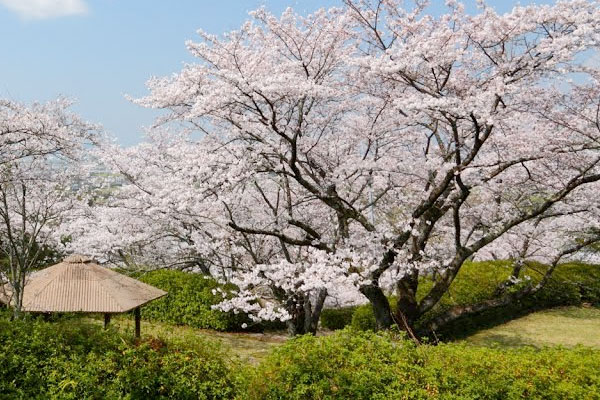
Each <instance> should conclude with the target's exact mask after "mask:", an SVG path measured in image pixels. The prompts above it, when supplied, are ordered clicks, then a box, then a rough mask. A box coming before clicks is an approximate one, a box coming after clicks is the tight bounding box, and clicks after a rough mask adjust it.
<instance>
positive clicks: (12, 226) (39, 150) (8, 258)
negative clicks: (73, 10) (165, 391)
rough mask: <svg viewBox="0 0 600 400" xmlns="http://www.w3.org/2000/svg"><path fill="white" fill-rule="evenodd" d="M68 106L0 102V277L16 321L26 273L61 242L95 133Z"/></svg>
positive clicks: (39, 263)
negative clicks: (60, 235)
mask: <svg viewBox="0 0 600 400" xmlns="http://www.w3.org/2000/svg"><path fill="white" fill-rule="evenodd" d="M69 106H70V103H69V102H68V101H66V100H64V99H59V100H57V101H54V102H50V103H47V104H33V105H31V106H25V105H22V104H18V103H14V102H10V101H5V100H2V101H0V252H1V254H2V265H1V267H2V270H1V273H2V275H3V277H4V278H5V279H6V280H7V283H8V286H6V285H4V286H3V287H4V288H5V289H8V290H7V292H9V293H8V294H9V297H10V304H11V305H12V306H13V309H14V315H15V317H19V315H20V313H21V308H22V301H23V288H24V286H25V283H26V280H27V276H28V274H29V273H30V272H31V271H32V270H33V269H35V268H39V267H40V266H42V265H43V263H44V262H45V261H47V260H46V259H45V257H46V256H47V255H48V254H49V253H51V251H49V249H52V248H56V247H58V246H60V244H61V240H60V239H61V238H60V237H59V235H58V234H57V232H58V231H59V226H60V224H61V223H62V222H63V220H64V219H65V218H67V216H68V214H69V213H70V212H71V211H72V210H73V209H74V204H75V202H77V198H76V194H77V190H78V186H81V185H82V181H81V177H82V176H83V175H82V174H83V171H84V169H83V168H82V164H81V163H80V161H81V160H82V158H83V154H84V152H85V146H86V145H87V144H90V143H92V141H93V138H94V134H95V132H96V130H97V127H95V126H92V125H89V124H87V123H85V122H83V121H82V120H81V119H80V118H79V117H77V116H76V115H74V114H72V113H70V112H69V111H68V107H69ZM75 164H77V166H75ZM5 295H6V293H5Z"/></svg>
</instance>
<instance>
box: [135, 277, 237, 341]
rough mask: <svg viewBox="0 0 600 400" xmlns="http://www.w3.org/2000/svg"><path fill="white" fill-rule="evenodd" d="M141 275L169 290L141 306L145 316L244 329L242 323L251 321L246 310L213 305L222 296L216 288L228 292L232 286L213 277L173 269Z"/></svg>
mask: <svg viewBox="0 0 600 400" xmlns="http://www.w3.org/2000/svg"><path fill="white" fill-rule="evenodd" d="M139 279H140V280H141V281H142V282H145V283H147V284H149V285H152V286H155V287H157V288H159V289H162V290H165V291H167V292H169V294H168V295H167V296H165V297H163V298H161V299H159V300H156V301H154V302H152V303H149V304H148V305H146V306H144V307H142V318H145V319H149V320H154V321H161V322H167V323H170V324H175V325H188V326H192V327H194V328H201V329H215V330H218V331H232V330H242V328H241V325H242V323H249V321H248V318H247V317H246V316H245V315H243V314H234V313H225V312H222V311H218V310H213V309H212V308H211V307H212V306H213V305H216V304H218V303H220V302H221V300H222V299H223V297H222V295H221V294H220V293H216V294H215V293H214V291H216V290H223V291H224V292H228V291H229V290H231V289H233V286H224V285H221V284H220V283H218V282H217V281H216V280H214V279H213V278H210V277H208V276H206V275H202V274H194V273H188V272H181V271H173V270H156V271H151V272H147V273H145V274H144V275H142V276H140V277H139Z"/></svg>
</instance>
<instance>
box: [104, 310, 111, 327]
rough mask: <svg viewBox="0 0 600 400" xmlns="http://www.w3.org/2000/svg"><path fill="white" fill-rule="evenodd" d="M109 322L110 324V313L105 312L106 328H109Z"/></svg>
mask: <svg viewBox="0 0 600 400" xmlns="http://www.w3.org/2000/svg"><path fill="white" fill-rule="evenodd" d="M108 324H110V314H109V313H106V314H104V329H106V328H108Z"/></svg>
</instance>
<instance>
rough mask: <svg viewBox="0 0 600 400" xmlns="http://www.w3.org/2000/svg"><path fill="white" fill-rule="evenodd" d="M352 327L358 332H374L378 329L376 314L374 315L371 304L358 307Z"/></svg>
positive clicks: (353, 317) (353, 316)
mask: <svg viewBox="0 0 600 400" xmlns="http://www.w3.org/2000/svg"><path fill="white" fill-rule="evenodd" d="M350 326H352V329H355V330H358V331H374V330H376V329H377V325H376V321H375V314H373V307H372V306H371V304H363V305H362V306H358V307H356V311H354V314H353V315H352V323H351V324H350Z"/></svg>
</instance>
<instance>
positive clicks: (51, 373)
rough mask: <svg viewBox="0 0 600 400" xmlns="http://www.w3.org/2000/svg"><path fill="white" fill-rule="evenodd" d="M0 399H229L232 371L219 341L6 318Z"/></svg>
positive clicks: (1, 328)
mask: <svg viewBox="0 0 600 400" xmlns="http://www.w3.org/2000/svg"><path fill="white" fill-rule="evenodd" d="M0 349H1V350H2V351H1V352H0V398H1V399H5V398H6V399H38V398H39V399H47V398H58V399H120V398H128V399H150V398H152V399H154V398H165V399H166V398H177V399H198V398H201V399H230V398H232V397H233V395H234V393H233V387H234V385H233V376H234V374H233V370H232V365H231V361H230V359H229V357H228V356H227V354H225V353H224V352H223V350H221V349H220V346H219V345H218V343H214V342H209V341H206V340H201V339H199V338H197V337H196V338H186V340H185V343H183V342H163V341H161V340H159V339H147V340H145V341H143V342H141V343H137V344H136V343H132V342H130V341H129V340H127V339H125V338H123V337H121V336H120V335H119V334H118V333H117V332H116V331H113V330H106V331H105V330H103V329H101V328H100V327H99V326H98V325H93V324H91V323H86V322H83V321H81V320H80V319H75V318H70V319H66V320H64V321H58V322H52V323H50V322H44V321H41V320H38V319H32V320H25V321H8V319H7V318H0Z"/></svg>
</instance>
